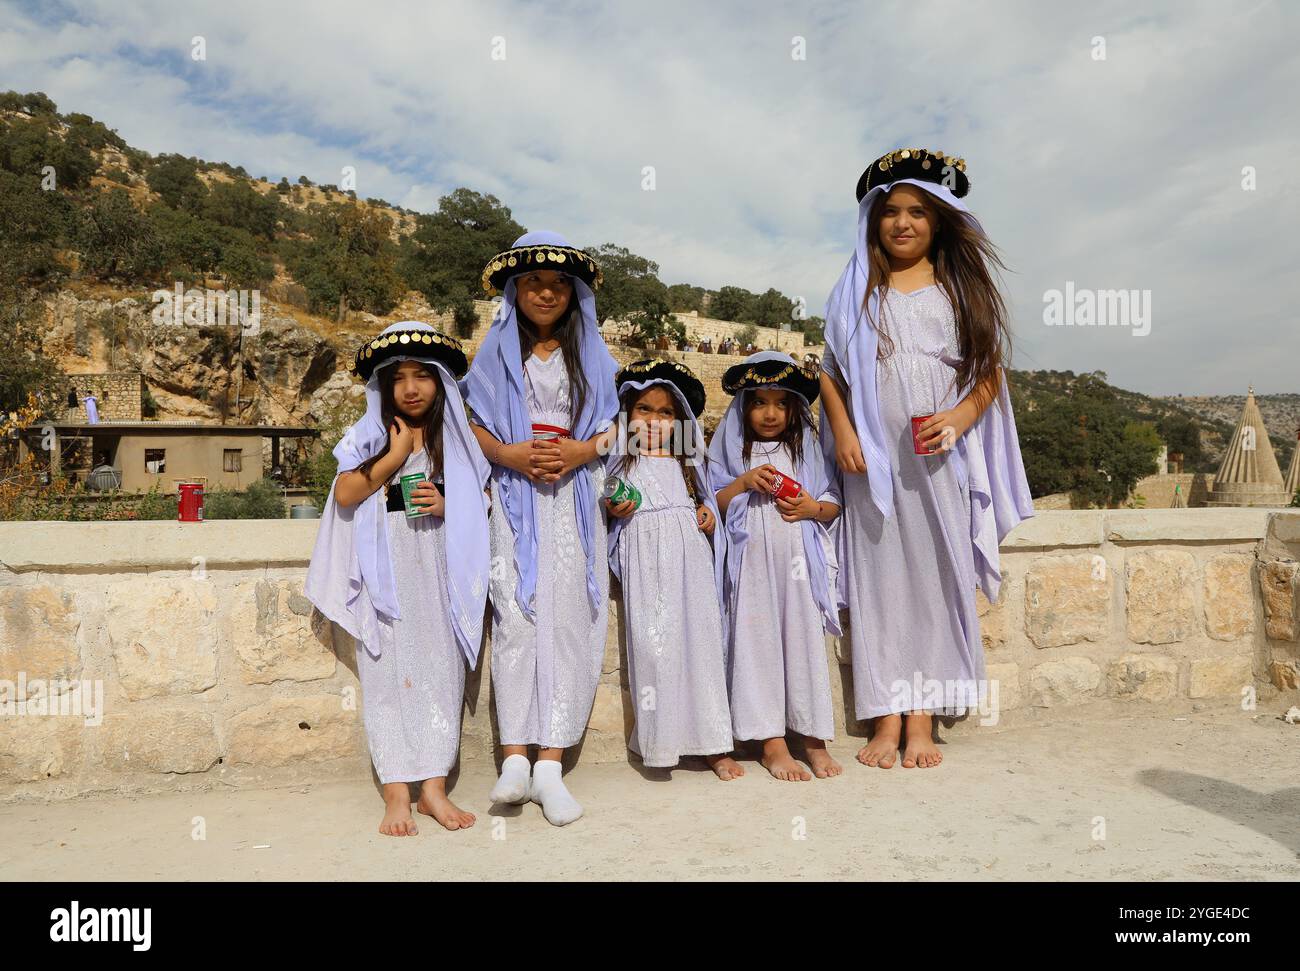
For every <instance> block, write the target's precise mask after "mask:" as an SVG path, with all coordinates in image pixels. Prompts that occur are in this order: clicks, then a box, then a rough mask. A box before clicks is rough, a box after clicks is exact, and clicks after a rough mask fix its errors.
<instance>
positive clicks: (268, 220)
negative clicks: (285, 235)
mask: <svg viewBox="0 0 1300 971" xmlns="http://www.w3.org/2000/svg"><path fill="white" fill-rule="evenodd" d="M280 209H281V204H280V198H279V196H277V195H275V194H274V193H267V194H266V195H263V194H262V193H260V192H258V191H257V190H256V189H254V188H253V187H252V186H251V185H249V184H248V183H247V182H245V181H243V180H240V181H238V182H217V183H215V184H214V185H213V186H212V189H211V191H210V192H209V193H208V196H207V199H206V200H205V202H204V206H203V214H204V215H205V216H206V217H207V218H208V219H211V220H212V221H213V222H215V223H218V224H219V225H222V226H230V227H232V228H234V229H243V230H245V231H247V232H250V233H252V234H253V235H254V236H261V237H262V238H263V239H273V238H274V237H275V229H276V224H277V223H278V222H279V220H280Z"/></svg>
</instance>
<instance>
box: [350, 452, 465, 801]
mask: <svg viewBox="0 0 1300 971" xmlns="http://www.w3.org/2000/svg"><path fill="white" fill-rule="evenodd" d="M428 471H429V456H428V452H426V451H425V449H423V448H418V449H415V450H414V451H412V452H411V454H410V455H409V456H408V457H407V459H406V462H405V463H403V465H402V468H401V469H400V470H399V471H398V472H396V473H394V475H393V478H392V481H393V482H397V481H398V480H399V479H400V477H401V476H404V475H411V474H413V473H415V472H424V473H425V474H426V475H427V474H428ZM380 500H381V501H382V500H383V496H382V495H381V496H380ZM384 515H385V516H386V517H387V519H388V523H387V525H388V549H389V555H390V556H391V557H392V560H393V579H394V584H395V587H396V590H397V607H398V610H399V611H400V612H401V615H402V616H401V617H400V618H399V619H397V620H394V621H393V622H392V623H391V624H390V623H387V622H385V620H384V619H383V618H382V617H381V618H380V621H379V633H380V643H379V657H378V658H375V657H372V656H371V655H370V653H369V652H368V651H367V650H366V649H365V647H364V645H362V643H361V642H360V641H358V642H357V675H358V677H359V679H360V681H361V714H362V718H363V720H364V722H365V726H366V741H367V742H368V744H369V746H370V759H371V761H372V762H373V763H374V766H375V774H376V775H378V776H379V781H380V782H385V783H387V782H418V781H423V780H424V779H434V778H438V777H440V776H445V775H447V773H448V772H450V771H451V768H452V766H453V765H454V764H455V762H456V752H457V749H458V748H459V746H460V719H461V706H462V704H463V698H464V694H465V655H464V654H463V653H462V652H461V649H460V645H459V644H458V643H457V641H456V632H455V630H454V629H453V628H452V622H451V602H450V599H449V598H448V596H447V546H446V532H445V530H444V529H443V520H442V517H441V516H419V517H417V518H414V519H408V518H407V516H406V512H405V511H404V510H398V511H396V512H386V513H384ZM358 596H359V597H363V598H366V599H367V600H368V599H369V597H370V593H369V591H368V590H367V589H366V587H365V585H364V584H363V585H362V587H361V592H360V593H359V594H358ZM366 609H371V608H370V607H367V608H366Z"/></svg>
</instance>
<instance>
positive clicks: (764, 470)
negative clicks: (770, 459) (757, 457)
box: [742, 465, 779, 495]
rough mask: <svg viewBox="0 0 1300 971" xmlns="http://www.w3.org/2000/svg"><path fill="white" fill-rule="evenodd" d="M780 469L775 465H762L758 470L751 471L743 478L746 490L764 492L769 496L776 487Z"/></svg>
mask: <svg viewBox="0 0 1300 971" xmlns="http://www.w3.org/2000/svg"><path fill="white" fill-rule="evenodd" d="M778 471H779V470H778V469H777V468H776V466H774V465H760V466H758V468H755V469H750V470H749V471H748V472H746V473H745V474H744V476H742V478H743V479H744V480H745V488H746V489H748V490H749V491H750V492H763V493H767V494H768V495H771V494H772V490H773V489H774V488H775V487H776V476H777V474H778Z"/></svg>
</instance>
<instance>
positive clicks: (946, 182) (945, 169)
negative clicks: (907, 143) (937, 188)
mask: <svg viewBox="0 0 1300 971" xmlns="http://www.w3.org/2000/svg"><path fill="white" fill-rule="evenodd" d="M899 179H918V180H920V181H922V182H933V183H934V184H935V185H942V186H946V187H947V188H948V190H949V191H950V192H952V194H953V195H954V196H956V197H957V198H958V199H960V198H961V197H962V196H964V195H965V194H966V193H967V192H969V191H970V179H968V178H967V177H966V160H965V159H964V158H957V157H956V156H953V155H945V154H944V153H943V152H940V151H934V152H932V151H930V150H929V149H928V148H897V149H895V150H894V151H892V152H889V153H888V154H886V155H882V156H880V158H878V159H876V160H875V161H874V162H872V163H871V164H870V165H868V166H867V170H866V171H865V172H863V173H862V176H861V178H859V179H858V188H857V194H858V202H861V201H862V197H863V196H865V195H866V194H867V193H868V192H870V191H871V190H872V189H874V188H876V187H877V186H882V185H888V184H889V183H891V182H897V181H898V180H899Z"/></svg>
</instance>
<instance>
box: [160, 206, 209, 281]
mask: <svg viewBox="0 0 1300 971" xmlns="http://www.w3.org/2000/svg"><path fill="white" fill-rule="evenodd" d="M146 216H147V217H148V219H149V222H150V224H151V226H152V228H153V233H154V235H155V237H156V238H157V241H158V247H159V250H160V251H161V263H162V267H163V269H164V270H165V271H166V272H167V273H168V275H171V276H175V277H176V278H177V279H182V280H185V281H187V282H188V281H189V280H191V279H195V278H197V279H200V280H202V281H203V282H204V284H205V285H206V282H207V277H208V274H210V273H212V272H213V271H214V270H216V268H217V263H218V261H219V260H220V259H221V240H220V239H219V238H218V236H217V233H216V229H217V227H216V226H214V225H213V224H212V223H210V222H208V221H207V220H206V219H201V218H199V217H197V216H192V215H190V214H189V213H188V212H185V211H183V210H180V209H172V208H170V207H169V206H166V205H163V204H162V203H154V204H153V205H151V206H150V207H149V208H148V209H147V210H146Z"/></svg>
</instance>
